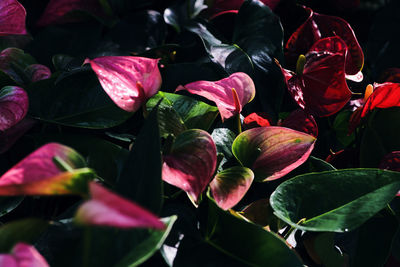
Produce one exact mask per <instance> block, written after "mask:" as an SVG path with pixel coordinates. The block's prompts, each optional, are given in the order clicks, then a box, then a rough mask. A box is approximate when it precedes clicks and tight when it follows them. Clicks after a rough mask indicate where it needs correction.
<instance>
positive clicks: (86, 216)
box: [75, 182, 165, 229]
mask: <svg viewBox="0 0 400 267" xmlns="http://www.w3.org/2000/svg"><path fill="white" fill-rule="evenodd" d="M89 191H90V196H91V199H89V200H88V201H86V202H84V203H83V204H82V205H81V206H80V207H79V208H78V210H77V212H76V215H75V220H76V222H78V223H79V224H83V225H97V226H111V227H118V228H154V229H164V228H165V225H164V223H163V222H161V221H160V219H159V218H157V216H155V215H153V214H152V213H151V212H149V211H147V210H145V209H144V208H142V207H140V206H139V205H137V204H136V203H133V202H131V201H129V200H127V199H125V198H122V197H120V196H118V195H116V194H115V193H112V192H110V191H109V190H107V189H105V188H104V187H102V186H101V185H99V184H96V183H94V182H91V183H90V185H89Z"/></svg>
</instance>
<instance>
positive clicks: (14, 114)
mask: <svg viewBox="0 0 400 267" xmlns="http://www.w3.org/2000/svg"><path fill="white" fill-rule="evenodd" d="M28 107H29V100H28V95H27V93H26V92H25V91H24V89H22V88H21V87H17V86H6V87H3V88H2V89H1V90H0V131H5V130H7V129H9V128H11V127H12V126H14V125H16V124H17V123H18V122H20V121H21V120H22V119H23V118H24V117H25V116H26V113H27V112H28Z"/></svg>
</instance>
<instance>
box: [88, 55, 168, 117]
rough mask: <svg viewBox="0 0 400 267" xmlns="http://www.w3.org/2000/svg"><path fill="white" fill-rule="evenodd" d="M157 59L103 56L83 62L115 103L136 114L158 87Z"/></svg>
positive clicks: (159, 76) (159, 84) (159, 83)
mask: <svg viewBox="0 0 400 267" xmlns="http://www.w3.org/2000/svg"><path fill="white" fill-rule="evenodd" d="M158 61H159V60H158V59H152V58H145V57H131V56H105V57H98V58H95V59H92V60H90V59H86V60H85V63H90V65H91V66H92V69H93V71H94V72H95V73H96V74H97V77H98V79H99V81H100V84H101V86H102V87H103V89H104V91H105V92H106V93H107V94H108V96H109V97H110V98H111V99H112V100H113V101H114V103H115V104H116V105H117V106H118V107H120V108H121V109H123V110H125V111H128V112H135V111H136V110H138V109H139V108H140V107H141V106H142V105H144V104H146V101H147V99H149V98H150V97H152V96H153V95H155V94H156V93H157V92H158V90H159V89H160V87H161V74H160V71H159V69H158Z"/></svg>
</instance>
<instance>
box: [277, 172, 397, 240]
mask: <svg viewBox="0 0 400 267" xmlns="http://www.w3.org/2000/svg"><path fill="white" fill-rule="evenodd" d="M399 189H400V173H398V172H392V171H385V170H379V169H344V170H335V171H326V172H319V173H308V174H304V175H300V176H296V177H295V178H293V179H290V180H288V181H286V182H283V183H282V184H281V185H279V186H278V188H277V189H276V190H275V192H274V193H273V194H272V195H271V199H270V202H271V206H272V208H273V209H274V210H275V214H276V215H277V216H278V217H279V218H281V219H282V220H284V221H285V222H287V223H289V224H290V225H292V226H293V227H296V228H298V229H301V230H304V231H322V232H323V231H330V232H346V231H351V230H353V229H355V228H357V227H358V226H360V225H361V224H362V223H364V222H365V221H366V220H368V219H369V218H371V217H372V216H374V215H375V214H376V213H377V212H378V211H380V210H381V209H383V208H384V207H385V206H386V205H387V204H388V203H389V202H390V201H391V200H392V199H393V198H394V196H395V195H396V193H397V191H398V190H399Z"/></svg>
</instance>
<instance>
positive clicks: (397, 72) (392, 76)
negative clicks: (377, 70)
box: [379, 68, 400, 83]
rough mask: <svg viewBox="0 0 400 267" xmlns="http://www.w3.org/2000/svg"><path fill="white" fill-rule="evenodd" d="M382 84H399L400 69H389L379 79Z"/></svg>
mask: <svg viewBox="0 0 400 267" xmlns="http://www.w3.org/2000/svg"><path fill="white" fill-rule="evenodd" d="M379 80H380V81H382V83H383V82H392V83H400V68H389V69H387V70H386V71H385V72H384V73H383V74H382V75H381V76H380V78H379Z"/></svg>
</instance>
